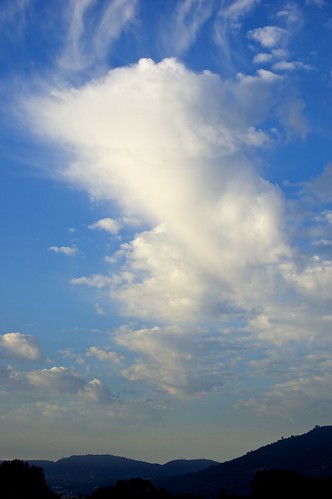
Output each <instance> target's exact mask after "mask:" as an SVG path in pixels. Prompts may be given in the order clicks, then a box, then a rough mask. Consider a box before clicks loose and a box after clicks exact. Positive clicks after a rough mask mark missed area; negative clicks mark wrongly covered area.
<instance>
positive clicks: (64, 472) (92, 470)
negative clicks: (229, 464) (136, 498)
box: [29, 454, 218, 494]
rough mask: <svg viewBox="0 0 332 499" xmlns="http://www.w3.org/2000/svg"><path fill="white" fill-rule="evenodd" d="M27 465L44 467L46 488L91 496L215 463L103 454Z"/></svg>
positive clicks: (198, 469) (195, 469)
mask: <svg viewBox="0 0 332 499" xmlns="http://www.w3.org/2000/svg"><path fill="white" fill-rule="evenodd" d="M29 464H30V465H32V464H33V465H35V466H39V467H41V468H43V470H44V473H45V477H46V481H47V483H48V485H49V486H50V487H51V488H52V489H53V490H55V491H59V492H66V493H71V494H90V493H91V492H93V490H94V489H95V488H97V487H104V486H108V485H113V484H115V483H116V482H117V480H127V479H130V478H133V477H135V478H149V479H156V478H165V477H170V476H177V475H183V474H185V473H194V472H197V471H200V470H203V469H206V468H208V467H210V466H212V465H216V464H218V463H217V461H212V460H209V459H192V460H186V459H179V460H174V461H170V462H168V463H166V464H151V463H147V462H144V461H136V460H134V459H128V458H126V457H119V456H113V455H110V454H106V455H85V456H71V457H66V458H62V459H60V460H59V461H55V462H54V461H40V460H30V461H29Z"/></svg>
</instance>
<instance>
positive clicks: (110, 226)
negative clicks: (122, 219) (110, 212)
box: [89, 217, 121, 234]
mask: <svg viewBox="0 0 332 499" xmlns="http://www.w3.org/2000/svg"><path fill="white" fill-rule="evenodd" d="M120 228H121V224H120V223H119V222H117V221H116V220H114V219H113V218H109V217H108V218H102V219H101V220H98V221H97V222H95V223H93V224H91V225H89V229H92V230H95V229H99V230H104V231H105V232H109V233H110V234H117V233H118V232H119V230H120Z"/></svg>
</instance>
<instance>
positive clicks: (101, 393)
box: [82, 378, 113, 404]
mask: <svg viewBox="0 0 332 499" xmlns="http://www.w3.org/2000/svg"><path fill="white" fill-rule="evenodd" d="M82 395H83V398H84V399H85V400H88V401H89V402H96V403H98V404H109V403H111V402H112V401H113V397H112V395H111V392H110V390H109V389H108V387H107V386H106V385H105V384H104V383H103V382H102V381H100V380H99V379H97V378H94V379H92V380H91V381H89V382H88V383H87V384H86V385H85V386H84V387H83V389H82Z"/></svg>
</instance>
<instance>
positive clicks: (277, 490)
mask: <svg viewBox="0 0 332 499" xmlns="http://www.w3.org/2000/svg"><path fill="white" fill-rule="evenodd" d="M250 485H251V492H250V494H249V495H247V496H238V495H236V494H232V493H230V492H227V491H223V490H222V491H220V493H219V495H218V498H216V499H227V498H233V499H235V498H240V497H242V499H244V498H245V497H247V498H251V499H255V498H256V499H267V498H268V499H288V498H298V497H306V498H307V497H308V498H310V499H326V498H330V497H332V477H325V478H314V477H308V476H305V475H302V474H301V473H298V472H296V471H290V470H278V469H272V470H262V471H259V472H257V473H256V475H255V477H254V479H253V480H252V482H251V484H250ZM0 497H1V498H2V499H27V498H33V499H59V497H60V496H59V495H58V494H55V493H54V492H52V491H51V490H50V489H49V487H48V485H47V483H46V481H45V476H44V471H43V469H42V468H40V467H38V466H33V465H32V466H30V465H29V464H28V463H26V462H24V461H20V460H14V461H4V462H3V463H1V464H0ZM87 498H89V499H203V498H201V497H200V496H195V495H193V494H189V493H188V494H173V493H172V492H170V491H169V490H167V489H165V488H162V487H156V486H155V485H153V484H152V483H151V482H150V481H149V480H145V479H143V478H132V479H130V480H118V481H117V483H116V485H113V486H110V487H100V488H98V489H96V490H95V491H94V492H93V493H92V494H91V495H89V496H87Z"/></svg>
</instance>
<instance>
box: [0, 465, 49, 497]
mask: <svg viewBox="0 0 332 499" xmlns="http://www.w3.org/2000/svg"><path fill="white" fill-rule="evenodd" d="M0 497H1V498H2V499H26V498H28V497H31V498H34V499H55V498H57V497H58V496H57V495H56V494H54V493H53V492H51V491H50V490H49V488H48V486H47V484H46V481H45V476H44V471H43V470H42V468H39V467H38V466H30V465H29V464H28V463H26V462H24V461H21V460H19V459H15V460H13V461H4V462H3V463H1V464H0Z"/></svg>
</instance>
